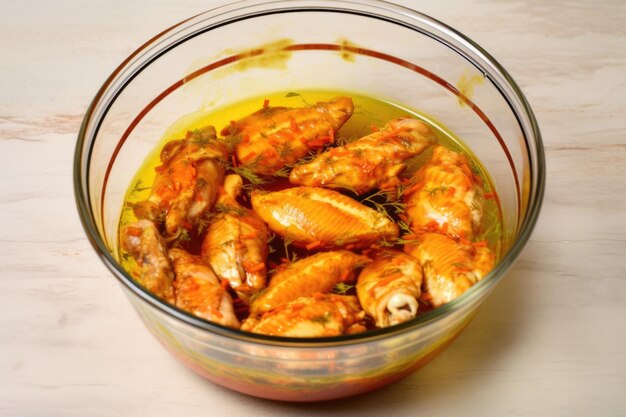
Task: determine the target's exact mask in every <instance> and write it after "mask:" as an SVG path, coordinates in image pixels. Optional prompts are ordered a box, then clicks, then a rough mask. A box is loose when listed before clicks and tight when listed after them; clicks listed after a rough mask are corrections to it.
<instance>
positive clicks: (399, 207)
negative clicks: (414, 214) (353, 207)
mask: <svg viewBox="0 0 626 417" xmlns="http://www.w3.org/2000/svg"><path fill="white" fill-rule="evenodd" d="M361 203H363V204H366V205H368V206H370V207H372V208H373V209H374V210H376V211H377V212H379V213H381V214H384V215H385V216H387V217H388V218H389V220H391V221H395V220H394V218H393V217H392V215H391V213H390V210H393V214H402V213H404V210H405V204H404V203H402V202H401V201H399V198H398V192H397V191H390V190H378V191H376V192H375V193H373V194H370V195H369V196H367V197H365V198H363V199H361Z"/></svg>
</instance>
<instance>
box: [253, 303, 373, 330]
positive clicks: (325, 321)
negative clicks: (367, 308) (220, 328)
mask: <svg viewBox="0 0 626 417" xmlns="http://www.w3.org/2000/svg"><path fill="white" fill-rule="evenodd" d="M364 317H365V313H364V312H363V310H361V308H360V306H359V302H358V300H357V299H356V297H355V296H349V295H348V296H345V295H343V296H342V295H336V294H314V295H312V296H308V297H299V298H297V299H295V300H293V301H291V302H289V303H287V304H284V305H282V306H280V307H278V308H276V309H274V310H272V311H269V312H267V313H265V314H263V316H261V317H260V318H257V317H249V318H247V319H246V320H244V322H243V324H242V327H241V329H242V330H246V331H249V332H252V333H260V334H266V335H270V336H285V337H330V336H340V335H342V334H346V333H358V332H362V331H365V330H366V328H365V325H364V324H363V319H364Z"/></svg>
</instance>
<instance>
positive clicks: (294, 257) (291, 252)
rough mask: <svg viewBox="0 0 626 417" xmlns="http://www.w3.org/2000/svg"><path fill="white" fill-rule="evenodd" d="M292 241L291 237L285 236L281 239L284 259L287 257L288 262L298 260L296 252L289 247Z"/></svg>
mask: <svg viewBox="0 0 626 417" xmlns="http://www.w3.org/2000/svg"><path fill="white" fill-rule="evenodd" d="M292 243H293V238H291V237H290V236H285V238H284V239H283V249H284V250H285V259H287V260H288V261H289V262H290V263H294V262H295V261H297V260H298V254H297V253H296V252H295V251H294V250H293V249H290V247H291V244H292Z"/></svg>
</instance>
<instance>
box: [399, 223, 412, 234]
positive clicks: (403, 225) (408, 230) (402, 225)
mask: <svg viewBox="0 0 626 417" xmlns="http://www.w3.org/2000/svg"><path fill="white" fill-rule="evenodd" d="M397 225H398V227H399V228H400V230H401V231H402V232H404V233H407V234H412V233H413V231H412V230H411V227H409V224H408V223H407V222H405V221H404V220H398V222H397Z"/></svg>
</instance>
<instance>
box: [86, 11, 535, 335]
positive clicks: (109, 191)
mask: <svg viewBox="0 0 626 417" xmlns="http://www.w3.org/2000/svg"><path fill="white" fill-rule="evenodd" d="M308 89H314V90H331V91H337V90H340V91H346V92H351V91H352V92H358V93H360V94H364V95H372V96H374V97H377V98H381V99H384V100H387V101H390V102H393V103H397V104H399V105H402V106H406V107H408V108H411V109H415V110H417V111H419V112H420V113H423V114H425V115H428V116H429V117H430V118H432V119H433V120H436V121H438V122H439V123H440V124H441V125H443V126H445V127H446V128H447V129H449V130H450V131H451V132H452V133H453V134H454V135H455V136H457V137H459V138H460V139H461V140H462V141H463V142H464V143H465V144H466V145H467V146H468V147H469V148H471V150H472V151H473V152H474V153H475V155H476V156H477V157H478V159H479V160H480V161H481V162H482V163H483V164H484V166H485V168H486V169H487V170H488V172H489V173H490V175H491V177H492V179H493V184H494V186H495V189H496V191H497V194H498V196H499V202H500V205H501V211H502V229H503V239H502V247H501V248H500V251H501V265H499V266H498V267H497V268H496V270H495V271H494V272H493V273H492V274H491V275H492V276H496V275H501V274H502V273H503V272H504V270H505V269H506V268H507V267H508V265H510V263H511V262H512V260H513V259H514V258H515V256H516V255H517V252H519V250H520V249H521V247H522V246H523V243H524V242H525V240H526V239H527V237H528V234H529V233H530V230H531V229H532V226H533V225H534V221H535V218H536V215H537V213H538V208H539V204H540V202H541V196H542V190H543V185H542V184H543V183H542V182H543V154H542V149H541V141H540V136H539V132H538V129H537V126H536V123H535V121H534V118H533V116H532V112H531V111H530V109H529V107H528V105H527V103H526V101H525V99H524V98H523V95H522V94H521V92H520V91H519V89H518V88H517V86H516V85H515V83H514V82H513V81H512V80H511V79H510V77H509V76H508V74H507V73H506V72H505V71H504V70H503V69H502V68H501V67H500V66H499V65H498V64H497V62H495V60H493V59H492V58H491V57H490V56H489V55H487V54H486V53H485V52H484V51H483V50H481V49H480V48H479V47H477V46H476V45H474V44H473V43H472V42H471V41H469V40H468V39H466V38H464V37H463V36H461V35H459V34H457V33H456V32H454V31H453V30H452V29H450V28H448V27H446V26H445V25H442V24H440V23H439V22H437V21H435V20H433V19H430V18H428V17H427V16H423V15H421V14H419V13H416V12H412V11H408V10H406V9H402V8H400V7H397V6H391V5H389V4H387V3H382V2H375V1H364V2H358V4H357V3H355V2H352V1H299V0H296V1H251V2H243V4H238V3H236V4H234V5H231V6H225V7H223V8H220V9H217V10H216V11H213V12H207V13H205V14H202V15H199V16H196V17H195V18H192V19H190V20H188V21H186V22H183V23H182V24H180V25H177V26H175V27H173V28H171V29H170V30H168V31H166V32H164V33H163V34H161V35H160V36H159V37H157V38H155V39H153V40H152V41H150V42H149V43H147V44H146V45H144V46H143V47H142V48H140V49H139V50H138V51H137V52H136V53H135V54H134V55H133V56H131V57H130V58H129V59H128V60H127V61H126V62H125V63H124V64H122V66H120V68H118V69H117V70H116V72H115V73H114V74H113V75H112V76H111V78H110V79H109V80H108V81H107V83H106V84H105V85H104V86H103V88H102V90H101V91H100V92H99V94H98V96H97V97H96V98H95V100H94V102H93V104H92V106H91V108H90V110H89V112H88V114H87V116H86V118H85V121H84V124H83V128H82V130H81V135H80V138H79V144H78V148H77V156H76V161H77V166H76V169H77V171H76V184H77V197H78V200H79V208H80V210H81V215H82V218H83V222H84V224H85V226H86V228H87V231H88V234H89V235H90V238H91V239H92V241H93V242H94V245H95V246H96V248H97V249H98V251H99V252H100V253H101V256H102V257H103V259H104V260H105V262H106V263H107V265H109V266H110V268H111V269H112V270H113V272H114V273H115V274H116V276H118V278H120V279H122V281H123V282H124V283H125V285H127V286H129V287H131V288H132V290H133V291H134V292H135V293H136V294H141V292H142V291H143V290H142V289H141V287H139V286H138V285H136V284H134V283H133V281H132V279H131V278H130V276H129V275H128V274H127V273H126V272H125V271H124V270H123V269H122V268H121V267H120V265H119V259H118V239H117V231H118V226H119V220H120V213H121V210H122V209H123V201H124V197H125V193H126V191H127V189H128V187H129V186H130V185H131V182H132V180H133V177H134V175H135V174H136V171H137V169H138V167H140V166H141V164H142V163H143V161H144V160H145V159H146V158H147V156H148V155H150V154H151V153H152V152H154V150H155V148H156V146H157V144H158V143H159V142H160V141H161V139H162V138H163V137H164V135H165V136H167V135H168V129H170V130H171V129H172V126H180V124H181V117H183V116H184V117H187V118H194V117H201V116H202V115H206V114H210V113H211V112H212V111H214V110H215V109H217V108H220V107H223V106H226V105H229V104H231V103H234V102H237V101H240V100H243V99H246V98H249V97H254V96H263V95H264V94H270V93H275V92H279V91H284V92H286V91H296V92H297V91H298V90H308ZM216 127H217V128H218V130H219V129H220V128H221V127H222V126H216ZM169 133H171V132H169ZM490 278H491V277H490ZM494 279H495V278H494ZM494 279H492V281H493V280H494ZM485 281H488V280H485ZM481 284H482V283H481ZM490 285H492V284H484V285H482V287H480V288H472V290H471V291H469V292H468V293H469V294H467V297H471V296H472V295H471V293H472V292H477V291H484V290H485V288H488V287H489V286H490ZM477 287H478V286H477ZM481 288H483V289H481ZM142 296H143V297H144V298H145V299H146V300H149V301H150V302H151V303H153V304H154V305H159V308H162V309H165V310H166V311H167V307H166V306H164V305H162V304H163V303H161V302H160V301H158V300H157V299H155V298H154V297H152V298H151V297H150V296H149V295H147V294H145V292H144V293H143V295H142ZM464 297H465V295H464ZM188 318H189V319H190V320H191V316H189V317H188ZM423 320H428V318H425V319H423ZM196 323H197V320H196ZM207 324H208V323H207Z"/></svg>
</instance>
